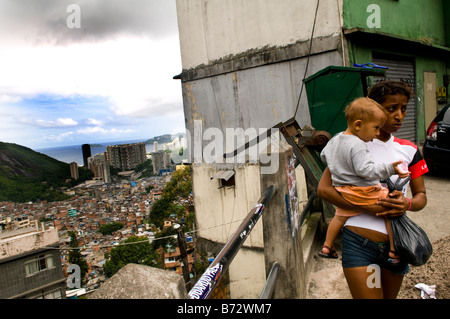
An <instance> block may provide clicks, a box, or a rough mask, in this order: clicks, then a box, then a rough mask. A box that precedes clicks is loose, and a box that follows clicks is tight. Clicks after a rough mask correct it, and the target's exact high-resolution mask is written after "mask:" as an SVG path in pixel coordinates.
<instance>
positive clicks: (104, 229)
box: [98, 222, 123, 235]
mask: <svg viewBox="0 0 450 319" xmlns="http://www.w3.org/2000/svg"><path fill="white" fill-rule="evenodd" d="M122 228H123V224H122V223H119V222H113V223H109V224H105V225H102V226H100V227H99V228H98V231H99V232H100V233H102V235H111V234H112V233H114V232H115V231H118V230H119V229H122Z"/></svg>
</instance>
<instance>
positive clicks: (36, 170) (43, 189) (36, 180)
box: [0, 142, 70, 202]
mask: <svg viewBox="0 0 450 319" xmlns="http://www.w3.org/2000/svg"><path fill="white" fill-rule="evenodd" d="M68 178H70V169H69V165H68V164H66V163H63V162H60V161H58V160H56V159H53V158H51V157H49V156H47V155H44V154H41V153H37V152H35V151H33V150H31V149H29V148H27V147H24V146H20V145H17V144H11V143H3V142H0V201H14V202H26V201H36V200H38V199H40V200H48V201H55V200H61V199H64V198H65V195H64V194H62V193H61V192H59V191H57V188H58V187H60V186H63V185H64V183H65V180H66V179H68Z"/></svg>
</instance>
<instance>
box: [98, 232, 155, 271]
mask: <svg viewBox="0 0 450 319" xmlns="http://www.w3.org/2000/svg"><path fill="white" fill-rule="evenodd" d="M124 243H125V244H124V245H120V246H117V247H114V248H113V249H112V250H111V255H110V257H111V258H110V259H109V260H107V261H106V262H105V264H104V265H103V270H104V271H105V275H106V277H108V278H110V277H112V276H113V275H114V274H115V273H116V272H118V271H119V270H120V269H121V268H122V267H124V266H125V265H127V264H130V263H133V264H140V265H147V266H153V267H161V265H159V264H158V262H157V260H159V258H158V253H157V252H155V250H154V249H153V247H152V245H151V244H150V243H149V242H148V238H147V237H138V236H132V237H130V238H128V239H127V240H125V242H124ZM131 243H134V244H131ZM127 244H130V245H127Z"/></svg>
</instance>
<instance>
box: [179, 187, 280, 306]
mask: <svg viewBox="0 0 450 319" xmlns="http://www.w3.org/2000/svg"><path fill="white" fill-rule="evenodd" d="M275 191H276V190H275V186H274V185H271V186H269V187H268V188H267V189H266V190H265V191H264V193H263V195H262V196H261V198H260V199H259V200H258V202H257V203H256V205H255V206H254V207H253V208H252V210H251V211H250V212H249V213H248V214H247V217H246V218H245V219H244V221H243V222H242V223H241V224H240V225H239V227H238V228H237V230H236V231H235V232H234V234H233V235H232V236H231V238H230V239H229V240H228V241H227V243H226V244H225V246H224V247H223V248H222V250H221V251H220V252H219V254H218V255H217V257H216V258H215V259H214V261H213V262H212V263H211V265H210V266H209V267H208V268H207V269H206V271H205V272H204V273H203V275H202V276H201V277H200V279H199V280H198V281H197V283H196V284H195V285H194V287H192V289H191V290H190V291H189V293H188V295H189V296H190V297H191V298H192V299H208V298H209V297H210V296H211V294H212V292H213V291H214V289H215V287H216V286H217V284H218V283H219V281H220V279H221V278H222V276H223V274H224V273H225V272H226V271H227V269H228V267H229V266H230V264H231V262H232V261H233V259H234V257H235V256H236V254H237V253H238V251H239V249H240V248H241V247H242V245H243V244H244V242H245V240H246V239H247V237H248V236H249V234H250V232H251V231H252V230H253V228H254V226H255V224H256V222H257V221H258V220H259V218H260V217H261V215H262V213H263V210H264V208H265V207H266V206H267V204H268V203H269V201H270V200H271V199H272V197H273V195H274V194H275ZM269 277H270V274H269Z"/></svg>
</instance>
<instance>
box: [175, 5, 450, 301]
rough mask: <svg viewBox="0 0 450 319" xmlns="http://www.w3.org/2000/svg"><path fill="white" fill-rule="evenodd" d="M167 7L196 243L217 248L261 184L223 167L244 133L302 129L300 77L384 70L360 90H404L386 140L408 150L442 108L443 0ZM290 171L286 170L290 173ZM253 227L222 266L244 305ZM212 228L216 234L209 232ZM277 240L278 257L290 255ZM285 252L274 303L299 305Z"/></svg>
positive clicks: (257, 252) (449, 36) (257, 236)
mask: <svg viewBox="0 0 450 319" xmlns="http://www.w3.org/2000/svg"><path fill="white" fill-rule="evenodd" d="M176 4H177V16H178V28H179V35H180V47H181V59H182V73H181V74H179V75H177V76H176V77H174V78H175V79H179V80H181V88H182V94H183V105H184V114H185V123H186V130H187V134H188V141H189V150H190V162H191V163H193V166H192V174H193V175H192V181H193V189H194V202H195V207H196V219H197V223H198V228H199V229H210V230H207V231H200V232H199V238H200V239H199V241H200V242H201V241H202V239H203V240H204V241H205V242H207V243H209V245H214V244H216V245H218V246H219V247H220V246H221V245H223V243H224V242H225V240H226V239H227V238H228V236H230V235H231V234H232V233H231V232H232V230H233V229H234V228H235V227H234V226H236V225H237V223H236V222H234V221H235V220H238V219H239V218H242V217H243V216H242V215H241V214H245V213H246V212H248V210H249V208H251V207H250V205H251V203H254V201H255V200H257V198H258V197H259V196H260V195H261V191H263V189H262V187H261V186H260V185H262V183H261V181H262V180H264V179H265V178H267V176H266V175H264V174H261V171H260V167H259V165H260V162H259V158H257V156H254V157H253V160H254V161H253V163H252V162H251V161H249V158H248V157H249V155H250V154H247V158H246V160H245V161H243V162H241V163H240V164H237V163H236V161H234V162H231V163H228V166H226V165H224V164H226V163H223V156H222V155H223V154H224V153H228V152H232V151H233V150H236V149H237V148H238V147H240V146H241V145H242V144H244V143H245V142H247V141H249V140H251V138H250V135H251V134H245V133H250V131H252V130H254V131H256V132H258V133H259V134H260V133H261V132H263V131H265V130H267V129H269V128H272V127H274V126H275V125H277V124H279V123H280V122H286V121H288V120H290V119H292V118H294V119H295V120H296V122H298V124H299V125H300V127H301V128H303V127H304V126H305V125H307V124H309V125H310V124H311V116H310V110H309V106H308V97H307V92H306V89H305V87H304V80H305V79H306V78H308V77H310V76H311V75H314V74H315V73H317V72H318V71H320V70H322V69H324V68H326V67H328V66H345V67H353V65H354V64H355V63H356V64H365V63H375V64H378V65H382V66H387V67H389V68H388V69H387V71H386V73H385V76H384V77H383V78H380V77H378V78H377V77H373V76H369V77H368V79H367V83H365V84H366V85H367V86H368V87H370V86H371V85H372V84H374V83H375V82H376V81H379V80H383V79H394V80H398V81H404V82H407V83H408V84H409V85H410V86H411V87H412V88H413V89H414V91H415V97H414V98H413V99H411V101H410V104H409V105H408V115H407V118H406V119H405V122H404V125H403V127H402V129H401V130H400V131H399V132H398V134H397V135H398V137H401V138H407V139H410V140H411V141H413V142H415V143H417V144H420V143H422V142H423V141H424V139H425V130H426V128H427V123H429V121H430V117H431V116H432V114H435V113H436V110H437V109H439V108H440V107H442V105H443V103H445V102H446V101H447V97H446V96H444V94H443V92H446V90H447V88H448V82H449V81H448V80H449V76H448V75H449V74H450V20H448V19H446V17H447V18H448V17H449V16H450V3H449V2H448V1H445V0H431V1H421V0H410V1H384V0H362V1H353V0H321V1H319V0H316V1H310V0H284V1H261V0H248V1H247V0H246V1H237V0H225V1H213V0H193V1H184V0H177V2H176ZM349 90H351V88H349ZM323 94H330V93H329V92H327V91H325V92H323ZM336 107H340V106H336ZM316 129H317V130H327V129H326V127H325V128H322V127H320V128H319V127H317V128H316ZM343 129H345V128H343ZM236 130H241V131H243V132H244V135H245V136H244V138H245V139H244V140H243V141H244V142H242V141H241V144H239V143H234V136H233V135H231V137H232V139H233V141H231V142H230V140H229V139H228V140H227V137H228V136H229V135H228V131H230V132H232V133H233V132H236ZM213 142H214V143H213ZM220 144H222V145H220ZM205 155H210V156H209V157H207V156H205ZM280 163H281V161H280ZM224 167H226V168H224ZM284 167H285V166H284V164H281V165H280V170H279V174H278V175H280V176H282V175H283V174H284V173H283V170H282V168H284ZM300 169H301V167H300V166H299V167H297V168H296V169H295V171H296V175H299V174H300V173H297V170H300ZM228 173H230V174H228ZM300 175H301V174H300ZM232 177H233V178H234V180H232ZM297 183H298V187H297V190H296V191H299V190H301V191H304V190H305V188H306V185H305V184H306V183H305V182H300V181H299V180H298V181H297ZM296 191H294V192H293V193H292V194H291V195H292V196H295V192H296ZM298 196H300V195H299V194H298ZM276 205H279V206H278V207H277V208H276V211H277V212H280V213H279V214H280V216H281V214H282V213H281V212H282V211H283V212H284V221H285V222H286V221H287V220H289V221H290V222H291V224H290V225H293V224H292V223H295V214H291V213H288V212H289V209H293V206H292V205H288V202H287V201H286V202H285V200H284V198H283V196H282V197H281V198H278V203H277V204H276ZM295 211H297V210H295ZM286 214H287V215H286ZM292 216H294V219H291V217H292ZM264 218H265V217H263V225H257V226H256V228H255V229H254V233H252V235H251V236H250V238H249V239H247V241H248V243H247V246H245V249H242V252H240V253H239V254H238V255H237V257H236V260H235V261H234V262H233V264H232V265H231V266H230V269H229V276H230V284H229V285H230V295H231V297H232V298H253V297H256V291H258V289H259V288H261V287H262V285H263V283H264V280H265V276H266V275H267V273H268V267H269V266H270V263H269V262H268V259H267V256H269V255H270V253H267V252H268V250H267V247H266V246H265V245H266V244H267V241H266V236H267V234H266V233H267V232H270V230H269V227H272V226H270V223H269V222H268V219H265V220H264ZM218 225H227V226H221V227H218V228H215V227H217V226H218ZM228 225H229V226H228ZM278 226H279V227H281V228H283V227H285V226H286V225H283V223H280V224H279V225H278ZM275 231H276V230H275ZM285 240H286V241H285V242H279V247H278V249H280V251H283V250H284V249H286V250H285V252H286V253H292V251H289V249H288V248H287V247H290V246H289V245H290V244H291V243H290V242H289V240H287V238H285ZM296 240H298V239H296ZM300 246H301V244H300ZM205 247H206V249H208V248H207V247H208V246H207V245H206V246H205ZM295 247H296V246H295ZM295 247H294V248H295ZM291 248H292V249H294V248H293V247H291ZM294 251H296V253H298V255H297V257H298V260H297V259H296V260H291V263H294V264H295V265H296V267H297V268H295V269H290V270H291V272H290V275H291V276H299V277H294V278H295V280H299V281H298V282H297V284H296V285H297V286H296V287H295V288H293V287H290V288H286V291H287V292H291V293H290V294H289V293H287V294H284V295H283V294H282V293H281V294H278V297H281V298H292V297H302V296H303V292H304V290H302V289H303V288H299V287H301V285H302V284H300V281H301V280H302V279H301V278H300V277H301V276H307V274H305V273H302V274H300V275H299V274H298V272H297V273H296V272H295V271H297V270H302V271H306V269H307V266H305V267H304V268H302V267H303V266H301V265H300V264H301V263H302V262H303V261H299V260H303V257H302V256H300V253H299V249H297V248H295V249H294ZM275 252H276V249H274V251H273V253H275ZM278 256H279V258H281V259H283V258H284V257H283V256H280V255H278ZM305 260H306V257H305ZM286 264H288V263H286ZM305 265H306V263H305ZM283 267H284V266H282V269H283ZM283 271H287V269H283ZM294 274H295V275H294ZM280 281H282V280H278V281H277V284H278V282H280ZM286 281H289V279H286Z"/></svg>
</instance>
